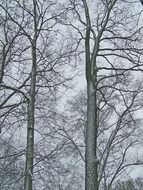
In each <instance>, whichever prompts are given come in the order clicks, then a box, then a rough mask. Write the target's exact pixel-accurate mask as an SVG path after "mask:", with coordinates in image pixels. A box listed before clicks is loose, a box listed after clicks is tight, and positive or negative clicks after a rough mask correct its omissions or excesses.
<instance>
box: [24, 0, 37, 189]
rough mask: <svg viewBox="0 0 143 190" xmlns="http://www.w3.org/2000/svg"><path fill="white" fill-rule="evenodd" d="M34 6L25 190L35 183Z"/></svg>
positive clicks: (35, 27) (34, 4)
mask: <svg viewBox="0 0 143 190" xmlns="http://www.w3.org/2000/svg"><path fill="white" fill-rule="evenodd" d="M33 6H34V37H33V39H32V42H31V44H32V45H31V51H32V72H31V85H30V97H29V102H28V126H27V152H26V164H25V181H24V190H32V181H33V157H34V123H35V116H34V113H35V89H36V71H37V60H36V41H37V22H36V1H35V0H33Z"/></svg>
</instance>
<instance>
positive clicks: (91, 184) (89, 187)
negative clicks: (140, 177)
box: [85, 81, 98, 190]
mask: <svg viewBox="0 0 143 190" xmlns="http://www.w3.org/2000/svg"><path fill="white" fill-rule="evenodd" d="M94 86H95V85H94V82H92V81H87V129H86V158H85V159H86V176H85V178H86V181H85V190H98V171H97V169H98V160H97V153H96V152H97V151H96V149H97V132H98V126H97V108H96V93H95V90H94Z"/></svg>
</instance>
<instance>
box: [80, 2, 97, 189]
mask: <svg viewBox="0 0 143 190" xmlns="http://www.w3.org/2000/svg"><path fill="white" fill-rule="evenodd" d="M83 5H84V9H85V17H86V24H87V25H86V38H85V59H86V80H87V128H86V142H85V143H86V148H85V190H98V159H97V133H98V125H97V105H96V80H97V79H96V75H97V73H96V52H97V51H98V45H97V44H95V48H94V52H93V54H92V56H91V51H90V32H91V22H90V15H89V10H88V5H87V2H86V0H83Z"/></svg>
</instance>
